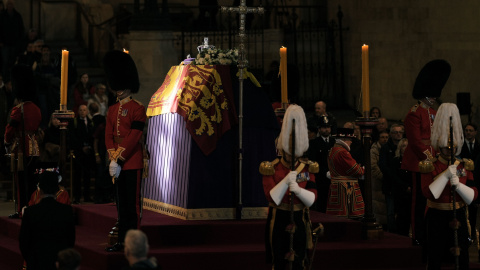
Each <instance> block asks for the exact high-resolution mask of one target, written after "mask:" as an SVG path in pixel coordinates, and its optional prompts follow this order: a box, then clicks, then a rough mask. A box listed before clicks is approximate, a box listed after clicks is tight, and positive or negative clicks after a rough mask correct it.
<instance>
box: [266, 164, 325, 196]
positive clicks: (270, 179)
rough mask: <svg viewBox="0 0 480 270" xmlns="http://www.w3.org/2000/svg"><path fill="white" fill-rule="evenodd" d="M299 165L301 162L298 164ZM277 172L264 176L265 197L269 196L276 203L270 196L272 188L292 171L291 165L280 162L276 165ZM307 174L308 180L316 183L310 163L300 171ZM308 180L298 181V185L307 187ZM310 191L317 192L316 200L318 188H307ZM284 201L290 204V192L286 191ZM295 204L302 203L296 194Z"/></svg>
mask: <svg viewBox="0 0 480 270" xmlns="http://www.w3.org/2000/svg"><path fill="white" fill-rule="evenodd" d="M296 165H297V167H296V168H298V166H299V165H300V163H297V164H296ZM274 168H275V174H274V175H264V176H263V191H264V192H265V197H266V198H267V200H268V202H271V203H273V204H275V203H274V202H273V200H272V197H271V196H270V190H271V189H272V188H274V187H275V186H276V185H277V184H278V183H279V182H280V181H282V180H283V178H285V176H286V175H287V174H288V173H289V172H290V171H291V170H290V168H289V167H287V166H285V165H284V164H283V163H282V162H278V163H277V164H275V165H274ZM300 174H303V175H306V176H308V177H309V180H308V181H311V182H313V183H315V175H314V174H313V173H309V172H308V165H307V166H305V167H304V168H303V169H302V170H301V171H300V173H299V175H300ZM308 181H302V182H299V183H298V186H300V187H301V188H306V186H307V183H308ZM307 190H308V191H311V192H313V193H314V194H315V200H316V199H317V189H316V188H307ZM282 203H286V204H290V195H289V192H285V196H283V199H282ZM294 203H295V204H300V203H302V202H301V201H300V200H299V199H298V198H297V197H296V196H295V201H294Z"/></svg>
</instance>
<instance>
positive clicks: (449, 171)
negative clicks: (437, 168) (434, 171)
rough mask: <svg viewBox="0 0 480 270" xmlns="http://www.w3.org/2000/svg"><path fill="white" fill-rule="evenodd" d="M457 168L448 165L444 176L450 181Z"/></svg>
mask: <svg viewBox="0 0 480 270" xmlns="http://www.w3.org/2000/svg"><path fill="white" fill-rule="evenodd" d="M457 166H458V165H455V164H453V165H450V166H448V168H447V169H446V170H445V176H446V177H447V178H448V179H450V178H452V176H454V175H457Z"/></svg>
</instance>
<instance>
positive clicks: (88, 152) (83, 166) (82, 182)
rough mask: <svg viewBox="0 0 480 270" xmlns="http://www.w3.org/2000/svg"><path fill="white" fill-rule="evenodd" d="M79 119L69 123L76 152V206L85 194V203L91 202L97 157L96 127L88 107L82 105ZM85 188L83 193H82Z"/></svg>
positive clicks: (74, 182)
mask: <svg viewBox="0 0 480 270" xmlns="http://www.w3.org/2000/svg"><path fill="white" fill-rule="evenodd" d="M76 116H77V117H75V118H74V119H73V121H70V123H69V128H68V130H69V134H70V140H71V149H72V150H73V151H74V154H75V159H74V170H75V173H74V178H73V197H74V198H73V199H74V204H77V203H80V199H81V197H82V194H83V202H91V201H92V198H91V197H90V179H91V176H92V171H93V170H94V168H95V156H94V152H93V132H94V131H95V127H94V125H93V122H92V120H91V119H90V118H89V117H88V108H87V106H86V105H80V107H79V108H78V112H77V115H76ZM82 187H83V192H82Z"/></svg>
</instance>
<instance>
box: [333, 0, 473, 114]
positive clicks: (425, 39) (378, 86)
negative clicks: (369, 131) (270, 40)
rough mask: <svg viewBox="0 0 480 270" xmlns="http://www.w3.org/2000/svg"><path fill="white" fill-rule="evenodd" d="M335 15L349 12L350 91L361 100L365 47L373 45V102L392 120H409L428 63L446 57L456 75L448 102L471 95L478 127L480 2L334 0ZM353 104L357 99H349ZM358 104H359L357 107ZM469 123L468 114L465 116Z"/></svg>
mask: <svg viewBox="0 0 480 270" xmlns="http://www.w3.org/2000/svg"><path fill="white" fill-rule="evenodd" d="M328 3H329V17H330V18H332V19H334V18H336V16H337V11H338V6H339V5H340V6H341V7H342V11H343V13H344V17H343V18H344V20H343V25H344V27H348V28H349V30H348V31H346V33H345V36H344V37H345V74H346V75H347V81H346V87H347V93H348V94H349V95H351V96H357V97H358V95H359V93H360V85H361V46H362V45H363V44H368V45H369V53H370V93H371V98H370V104H371V106H379V107H380V108H381V109H382V114H383V115H384V116H386V117H387V118H389V119H392V120H400V119H403V118H404V117H405V115H406V113H407V111H408V110H409V108H410V107H411V106H412V105H413V104H414V103H415V100H414V99H413V98H412V96H411V92H412V89H413V85H414V82H415V78H416V76H417V74H418V72H419V71H420V69H421V68H422V67H423V65H424V64H425V63H426V62H428V61H430V60H432V59H435V58H443V59H445V60H447V61H448V62H449V63H450V64H451V66H452V73H451V75H450V79H449V80H448V82H447V84H446V86H445V88H444V89H443V93H442V97H441V99H442V101H443V102H452V103H456V94H457V92H470V93H471V103H473V108H472V110H473V112H474V120H475V121H476V122H477V123H478V121H479V119H480V118H479V112H478V110H479V109H478V107H479V105H478V103H479V101H480V100H479V99H480V93H479V91H477V88H478V87H479V85H480V76H478V75H477V72H479V70H480V27H479V26H480V16H479V10H480V2H478V1H475V0H466V1H448V0H425V1H382V0H364V1H351V0H330V1H329V2H328ZM349 100H352V99H349ZM352 105H353V104H352ZM463 118H464V119H463V121H464V122H465V121H466V116H464V117H463Z"/></svg>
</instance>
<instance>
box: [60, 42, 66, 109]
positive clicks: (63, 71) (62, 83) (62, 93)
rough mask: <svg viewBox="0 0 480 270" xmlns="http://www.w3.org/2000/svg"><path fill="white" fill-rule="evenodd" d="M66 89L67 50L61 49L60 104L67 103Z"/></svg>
mask: <svg viewBox="0 0 480 270" xmlns="http://www.w3.org/2000/svg"><path fill="white" fill-rule="evenodd" d="M67 89H68V51H67V50H62V67H61V80H60V106H62V105H64V106H66V105H67Z"/></svg>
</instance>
